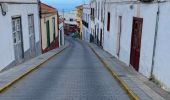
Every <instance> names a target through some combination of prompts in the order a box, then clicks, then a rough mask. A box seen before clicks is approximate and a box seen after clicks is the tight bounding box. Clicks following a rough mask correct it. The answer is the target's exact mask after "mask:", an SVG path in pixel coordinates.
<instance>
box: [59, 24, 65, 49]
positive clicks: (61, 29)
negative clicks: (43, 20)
mask: <svg viewBox="0 0 170 100" xmlns="http://www.w3.org/2000/svg"><path fill="white" fill-rule="evenodd" d="M64 35H65V34H64V24H63V23H60V24H59V45H60V46H63V45H64V44H65V39H64Z"/></svg>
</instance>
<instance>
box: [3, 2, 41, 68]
mask: <svg viewBox="0 0 170 100" xmlns="http://www.w3.org/2000/svg"><path fill="white" fill-rule="evenodd" d="M7 5H8V12H7V14H6V16H2V14H1V11H0V24H1V28H0V32H1V37H0V46H1V47H2V48H1V49H0V55H1V57H0V70H1V69H3V68H4V67H6V66H7V65H9V64H10V63H11V62H13V61H14V47H13V37H12V25H11V23H12V17H15V16H21V20H22V32H23V42H24V51H27V50H28V49H29V47H30V44H29V35H28V34H29V32H28V14H34V26H35V37H36V42H39V38H40V36H39V34H40V32H39V15H38V14H39V12H38V5H37V4H7ZM21 9H22V10H21Z"/></svg>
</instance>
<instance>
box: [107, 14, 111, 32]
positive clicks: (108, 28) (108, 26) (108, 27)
mask: <svg viewBox="0 0 170 100" xmlns="http://www.w3.org/2000/svg"><path fill="white" fill-rule="evenodd" d="M107 31H110V12H108V15H107Z"/></svg>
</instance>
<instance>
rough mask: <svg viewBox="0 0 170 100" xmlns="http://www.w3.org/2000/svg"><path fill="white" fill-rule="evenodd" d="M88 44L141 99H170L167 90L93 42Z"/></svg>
mask: <svg viewBox="0 0 170 100" xmlns="http://www.w3.org/2000/svg"><path fill="white" fill-rule="evenodd" d="M89 45H90V47H91V48H92V49H93V50H94V51H95V52H96V53H97V55H98V56H100V58H101V59H102V60H103V61H104V62H105V63H107V64H108V66H109V67H110V69H112V70H113V71H114V72H116V73H117V74H118V76H119V78H121V79H122V80H123V81H124V82H125V83H126V84H127V85H128V87H129V88H130V89H131V90H132V91H133V92H134V93H136V95H137V96H139V98H140V99H141V100H170V95H169V94H168V92H166V91H164V90H163V89H161V88H159V87H158V86H156V85H155V84H154V83H152V82H150V81H148V79H147V78H145V77H144V76H142V75H141V74H139V73H137V72H136V71H134V70H133V69H132V68H130V67H128V66H126V65H125V64H123V63H121V62H120V61H118V60H117V59H116V58H115V57H113V56H112V55H111V54H109V53H107V52H105V51H104V50H102V49H101V48H99V47H98V46H96V45H95V44H91V43H89Z"/></svg>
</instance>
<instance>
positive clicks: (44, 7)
mask: <svg viewBox="0 0 170 100" xmlns="http://www.w3.org/2000/svg"><path fill="white" fill-rule="evenodd" d="M40 6H41V14H50V13H57V10H56V8H54V7H52V6H49V5H47V4H44V3H41V5H40Z"/></svg>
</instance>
